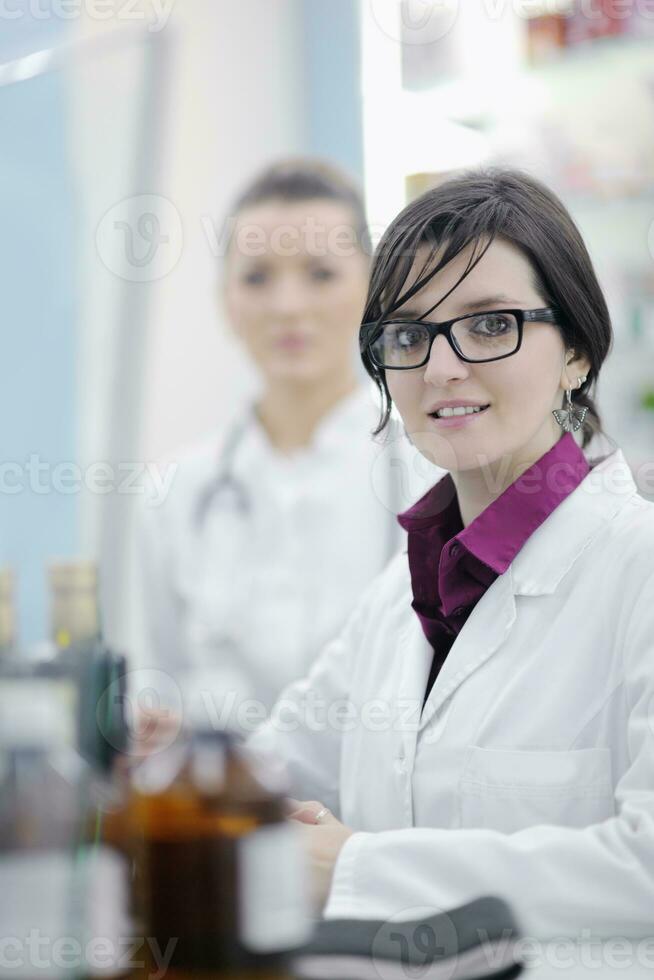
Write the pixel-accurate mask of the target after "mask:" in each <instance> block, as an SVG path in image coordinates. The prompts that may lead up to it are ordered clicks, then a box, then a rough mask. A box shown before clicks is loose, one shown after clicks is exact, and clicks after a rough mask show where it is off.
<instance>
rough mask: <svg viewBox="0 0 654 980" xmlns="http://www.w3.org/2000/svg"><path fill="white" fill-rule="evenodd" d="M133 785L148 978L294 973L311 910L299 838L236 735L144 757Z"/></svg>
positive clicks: (209, 734)
mask: <svg viewBox="0 0 654 980" xmlns="http://www.w3.org/2000/svg"><path fill="white" fill-rule="evenodd" d="M135 782H136V789H135V794H134V798H133V814H132V815H133V819H134V821H135V823H136V824H137V825H138V826H139V827H140V828H141V830H142V833H143V845H142V847H143V850H142V856H141V860H142V878H141V880H142V886H143V902H144V909H145V923H144V927H145V935H146V936H147V937H148V948H147V950H146V959H147V966H146V968H145V975H147V974H150V975H152V974H153V973H154V972H159V975H160V971H161V970H162V969H164V968H166V976H167V978H168V980H183V978H184V980H185V978H190V977H191V976H192V977H194V978H195V980H197V978H198V977H207V978H208V977H209V976H211V977H226V976H228V975H229V976H230V978H237V977H243V978H245V977H248V978H252V977H260V978H264V977H265V978H266V980H267V978H279V977H286V976H289V966H288V955H289V952H290V951H291V950H293V949H294V948H296V947H298V946H299V945H301V944H302V943H303V942H304V941H305V940H306V939H307V935H308V928H309V919H308V915H307V907H306V901H305V875H304V864H303V853H302V850H301V840H300V838H299V832H298V828H297V827H295V826H293V825H292V824H291V823H290V822H288V821H287V820H286V819H285V817H284V805H283V797H282V795H281V794H280V793H279V792H278V790H277V788H274V787H269V786H268V787H267V786H265V785H264V782H263V780H262V779H260V778H259V776H258V774H256V773H255V769H254V766H253V764H252V763H251V761H250V760H249V759H248V757H247V755H246V754H245V751H244V750H243V749H242V748H241V747H240V746H239V745H238V744H237V743H236V741H235V739H234V737H233V736H232V735H230V734H229V733H228V732H225V731H212V730H196V731H194V732H193V733H192V734H191V735H189V736H187V738H186V739H185V740H182V739H178V740H177V742H176V743H175V744H174V745H172V746H171V747H169V748H168V749H166V750H165V751H162V752H160V753H157V754H156V755H154V756H151V757H149V758H147V759H146V760H145V761H144V762H143V763H142V764H141V765H140V767H139V769H138V770H137V771H136V773H135ZM151 940H152V942H151Z"/></svg>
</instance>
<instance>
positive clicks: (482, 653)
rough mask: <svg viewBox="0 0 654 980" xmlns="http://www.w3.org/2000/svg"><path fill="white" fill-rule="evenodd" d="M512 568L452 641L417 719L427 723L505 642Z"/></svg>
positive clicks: (512, 608) (513, 610)
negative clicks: (420, 714) (420, 715)
mask: <svg viewBox="0 0 654 980" xmlns="http://www.w3.org/2000/svg"><path fill="white" fill-rule="evenodd" d="M515 616H516V607H515V598H514V593H513V576H512V574H511V568H510V567H509V568H508V569H507V571H506V572H505V573H504V574H503V575H500V576H499V578H497V579H496V580H495V581H494V582H493V584H492V585H491V586H490V588H489V589H488V590H487V591H486V592H485V593H484V595H483V596H482V598H481V599H480V600H479V602H478V603H477V605H476V606H475V607H474V609H473V610H472V612H471V613H470V616H469V617H468V619H467V620H466V623H465V625H464V626H463V629H462V630H461V632H460V633H459V635H458V636H457V638H456V640H455V641H454V643H453V645H452V648H451V649H450V652H449V653H448V655H447V657H446V659H445V663H444V664H443V666H442V667H441V670H440V672H439V674H438V677H437V678H436V681H435V682H434V686H433V687H432V689H431V691H430V694H429V698H428V699H427V703H426V705H425V708H424V711H423V712H422V717H421V719H420V728H421V729H422V728H424V727H425V725H427V724H429V722H430V721H431V719H432V718H433V717H434V715H435V714H436V712H437V711H438V710H439V708H440V707H441V706H442V705H443V704H444V702H445V701H447V699H448V698H449V697H451V695H452V694H454V692H455V691H456V689H457V688H458V687H459V686H460V685H461V684H463V682H464V681H465V680H466V679H467V678H468V677H469V676H470V675H471V674H472V673H473V672H474V671H475V670H477V669H478V668H479V667H481V665H482V664H483V663H485V662H486V661H487V660H488V658H489V657H492V655H493V654H494V653H495V651H496V650H497V649H498V648H499V647H500V646H501V644H502V643H503V642H504V641H505V640H506V638H507V636H508V635H509V633H510V631H511V627H512V626H513V623H514V622H515Z"/></svg>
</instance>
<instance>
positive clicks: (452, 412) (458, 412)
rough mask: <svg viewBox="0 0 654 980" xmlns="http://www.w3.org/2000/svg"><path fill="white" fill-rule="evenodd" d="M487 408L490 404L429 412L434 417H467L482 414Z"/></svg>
mask: <svg viewBox="0 0 654 980" xmlns="http://www.w3.org/2000/svg"><path fill="white" fill-rule="evenodd" d="M487 408H490V405H481V406H480V407H477V406H475V407H474V408H463V407H459V408H443V409H440V411H437V412H429V416H430V418H432V419H457V418H458V419H460V418H467V417H468V416H470V415H481V414H482V412H485V411H486V409H487ZM441 413H443V414H441Z"/></svg>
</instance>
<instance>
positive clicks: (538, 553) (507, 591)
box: [420, 450, 637, 729]
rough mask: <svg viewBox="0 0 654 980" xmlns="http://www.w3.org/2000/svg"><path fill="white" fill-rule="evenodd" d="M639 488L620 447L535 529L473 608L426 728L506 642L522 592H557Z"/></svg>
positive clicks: (427, 713) (438, 684) (430, 704)
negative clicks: (592, 544) (596, 536)
mask: <svg viewBox="0 0 654 980" xmlns="http://www.w3.org/2000/svg"><path fill="white" fill-rule="evenodd" d="M636 492H637V487H636V485H635V483H634V480H633V477H632V474H631V471H630V469H629V466H628V464H627V463H626V461H625V459H624V456H623V455H622V453H621V451H620V450H617V451H616V452H615V453H612V454H611V455H610V456H608V457H607V458H606V459H604V460H603V461H602V462H600V463H599V464H597V465H596V466H595V467H594V468H593V470H591V472H590V473H589V474H588V475H587V476H586V478H585V479H584V480H582V482H581V483H580V484H579V486H578V487H577V488H576V489H575V490H574V491H573V492H572V493H571V494H570V495H569V496H568V497H566V498H565V500H563V501H562V502H561V503H560V504H559V506H558V507H557V508H556V510H554V511H553V512H552V514H550V516H549V517H548V518H547V520H545V521H544V522H543V524H541V526H540V527H539V528H537V529H536V531H534V533H533V534H532V535H531V537H530V538H529V540H528V541H527V542H526V543H525V545H524V546H523V548H522V549H521V550H520V552H519V553H518V554H517V555H516V557H515V559H514V561H513V562H512V564H511V565H510V566H509V567H508V569H507V570H506V572H504V574H503V575H500V576H499V577H498V578H497V579H496V580H495V581H494V582H493V584H492V585H491V586H490V588H489V589H488V590H487V591H486V593H485V594H484V595H483V596H482V598H481V599H480V600H479V602H478V603H477V605H476V606H475V607H474V609H473V610H472V612H471V614H470V616H469V617H468V619H467V621H466V623H465V625H464V626H463V629H462V630H461V632H460V633H459V635H458V636H457V638H456V640H455V642H454V644H453V645H452V648H451V650H450V652H449V653H448V655H447V658H446V660H445V663H444V664H443V667H442V668H441V671H440V673H439V674H438V677H437V678H436V681H435V683H434V686H433V688H432V690H431V692H430V695H429V698H428V700H427V703H426V705H425V708H424V711H423V713H422V717H421V719H420V728H421V729H422V728H424V726H425V725H427V724H428V723H429V722H430V721H431V719H432V718H433V717H434V715H435V713H436V712H437V711H438V710H439V708H440V707H441V706H442V705H443V703H444V702H445V701H446V700H447V699H448V698H449V697H450V696H451V695H452V694H453V693H454V692H455V691H456V690H457V688H458V687H459V686H460V685H461V684H462V683H463V682H464V681H465V680H466V679H467V678H468V677H469V676H470V675H471V674H472V673H473V672H474V671H475V670H477V668H478V667H480V666H481V665H482V664H483V663H485V662H486V661H487V660H488V659H489V657H491V656H492V655H493V654H494V653H495V652H496V651H497V649H498V648H499V647H500V646H501V645H502V644H503V643H504V642H506V640H507V638H508V636H509V634H510V632H511V627H512V626H513V624H514V622H515V618H516V602H515V597H516V596H517V595H526V596H540V595H548V594H552V593H553V592H554V591H555V590H556V588H557V587H558V585H559V583H560V582H561V580H562V578H563V576H564V575H566V574H567V572H568V571H569V570H570V568H572V566H573V565H574V563H575V561H576V560H577V558H578V557H579V555H580V554H581V552H582V551H583V550H584V549H585V548H586V547H587V546H588V544H589V543H590V541H591V540H592V538H593V537H594V536H595V535H596V534H598V533H599V532H600V531H601V530H602V529H603V528H604V527H605V526H606V524H607V522H609V521H611V520H612V519H613V517H615V515H616V513H618V511H619V510H620V509H621V508H622V507H623V506H624V505H625V503H626V502H627V501H628V500H629V499H630V498H631V496H633V494H635V493H636Z"/></svg>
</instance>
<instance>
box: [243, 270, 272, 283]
mask: <svg viewBox="0 0 654 980" xmlns="http://www.w3.org/2000/svg"><path fill="white" fill-rule="evenodd" d="M267 278H268V273H267V272H266V271H265V269H254V270H253V271H252V272H247V273H246V274H245V275H244V276H243V282H244V283H245V285H246V286H261V285H263V283H264V282H266V280H267Z"/></svg>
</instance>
